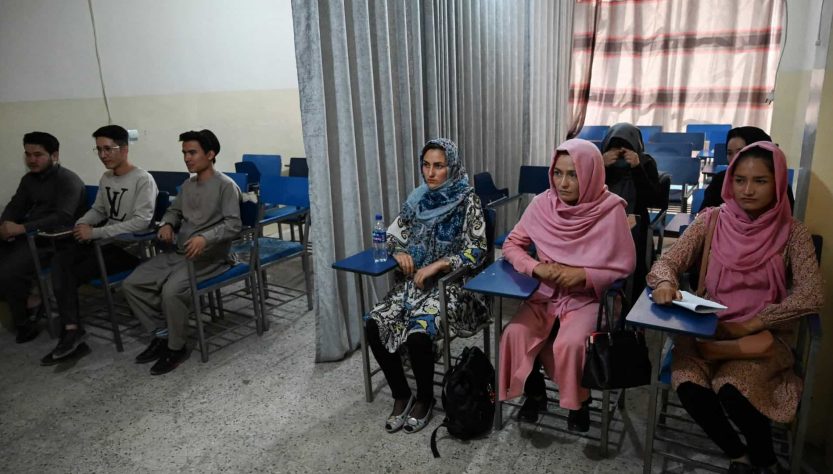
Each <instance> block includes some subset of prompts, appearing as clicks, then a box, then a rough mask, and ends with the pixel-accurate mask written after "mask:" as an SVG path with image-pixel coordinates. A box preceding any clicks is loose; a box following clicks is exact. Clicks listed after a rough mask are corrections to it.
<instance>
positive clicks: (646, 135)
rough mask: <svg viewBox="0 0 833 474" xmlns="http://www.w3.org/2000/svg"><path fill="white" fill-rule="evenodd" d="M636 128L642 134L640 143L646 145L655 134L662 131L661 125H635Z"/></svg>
mask: <svg viewBox="0 0 833 474" xmlns="http://www.w3.org/2000/svg"><path fill="white" fill-rule="evenodd" d="M636 128H638V129H639V131H640V132H642V143H648V142H649V141H650V139H651V137H652V136H653V135H654V134H655V133H659V132H661V131H662V125H637V126H636Z"/></svg>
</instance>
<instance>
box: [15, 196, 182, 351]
mask: <svg viewBox="0 0 833 474" xmlns="http://www.w3.org/2000/svg"><path fill="white" fill-rule="evenodd" d="M93 187H95V188H97V186H87V192H88V193H89V192H90V188H93ZM93 199H94V198H93ZM169 205H170V197H169V195H168V193H166V192H165V191H160V192H159V193H158V194H157V195H156V204H155V208H154V211H153V218H152V221H151V226H153V225H154V223H156V222H158V221H159V220H161V219H162V216H163V215H164V214H165V211H166V210H167V209H168V206H169ZM154 235H155V233H154V232H153V231H150V232H147V233H144V234H141V233H140V234H137V235H131V234H125V235H118V236H114V237H108V238H106V239H98V240H95V241H93V246H94V250H95V256H96V260H97V262H98V268H99V277H98V278H94V279H92V280H90V281H88V282H86V283H88V284H89V285H90V286H92V287H94V288H97V289H100V290H102V291H103V292H104V300H105V304H106V308H107V315H108V319H109V328H107V327H106V326H102V325H101V324H96V323H95V321H91V322H90V323H89V325H90V326H95V327H102V328H104V329H110V330H112V332H113V342H114V343H115V344H116V350H117V351H118V352H123V351H124V346H123V344H122V339H121V331H120V329H119V324H118V322H117V321H116V316H117V313H116V304H115V301H114V299H113V294H114V293H115V291H116V290H118V288H119V287H121V283H122V281H124V279H125V278H127V277H128V275H130V273H131V271H124V272H118V273H112V272H110V271H108V270H107V262H106V261H105V260H104V255H103V253H102V248H103V247H104V246H105V245H112V244H116V243H122V244H124V243H128V244H129V243H137V244H139V245H141V242H143V241H146V240H147V239H148V238H152V237H153V236H154ZM27 238H28V240H29V250H30V252H32V254H33V255H36V253H37V249H36V242H35V239H50V240H52V243H53V245H54V241H55V239H57V238H62V237H60V236H58V237H49V236H47V235H45V234H43V233H38V232H31V233H29V234H28V235H27ZM34 261H35V270H36V273H37V275H38V286H39V288H40V292H41V295H44V296H43V304H44V309H45V312H46V314H47V316H48V317H49V318H50V324H49V329H50V332H53V330H55V329H60V328H53V325H54V321H53V320H52V316H53V306H52V299H53V298H54V290H53V287H52V278H51V276H52V268H51V267H50V266H41V264H40V260H39V259H37V258H35V259H34Z"/></svg>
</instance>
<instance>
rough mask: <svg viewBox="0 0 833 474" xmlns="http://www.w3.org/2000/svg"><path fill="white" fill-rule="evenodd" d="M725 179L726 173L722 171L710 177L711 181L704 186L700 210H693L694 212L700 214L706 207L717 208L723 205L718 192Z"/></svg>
mask: <svg viewBox="0 0 833 474" xmlns="http://www.w3.org/2000/svg"><path fill="white" fill-rule="evenodd" d="M725 179H726V172H725V171H722V172H720V173H717V174H716V175H714V176H712V181H711V183H709V185H708V186H706V190H705V191H703V205H702V206H701V207H700V209H693V211H694V212H700V211H702V210H703V209H705V208H707V207H719V206H720V205H721V204H723V198H722V197H720V191H721V190H722V189H723V180H725Z"/></svg>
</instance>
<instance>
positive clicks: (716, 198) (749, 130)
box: [694, 127, 795, 212]
mask: <svg viewBox="0 0 833 474" xmlns="http://www.w3.org/2000/svg"><path fill="white" fill-rule="evenodd" d="M733 138H740V139H741V140H743V141H744V142H745V143H744V146H746V145H749V144H751V143H755V142H771V141H772V137H770V136H769V135H767V133H766V132H765V131H763V130H761V129H760V128H758V127H736V128H733V129H731V130H729V133H727V134H726V144H727V145H728V144H729V140H731V139H733ZM725 179H726V172H725V171H721V172H720V173H717V174H716V175H714V176H712V181H711V183H709V185H708V186H706V190H705V191H703V204H702V205H701V206H700V209H694V211H695V212H700V211H702V210H703V209H705V208H707V207H718V206H720V205H721V204H723V198H722V197H721V196H720V191H721V189H722V188H723V181H724V180H725ZM787 198H789V200H790V208H792V206H793V204H794V203H795V198H793V190H792V187H791V186H787Z"/></svg>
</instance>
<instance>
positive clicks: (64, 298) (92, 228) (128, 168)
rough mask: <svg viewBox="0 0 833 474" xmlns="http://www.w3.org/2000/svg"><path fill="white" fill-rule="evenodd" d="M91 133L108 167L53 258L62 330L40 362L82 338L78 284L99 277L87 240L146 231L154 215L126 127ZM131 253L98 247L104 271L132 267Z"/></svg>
mask: <svg viewBox="0 0 833 474" xmlns="http://www.w3.org/2000/svg"><path fill="white" fill-rule="evenodd" d="M93 138H95V148H94V149H93V150H94V151H95V153H96V155H97V156H98V158H99V160H101V163H102V164H103V165H104V167H105V168H107V171H106V172H105V173H104V174H103V175H102V176H101V180H100V181H99V183H98V193H97V194H96V197H95V203H93V205H92V208H91V209H90V210H89V211H87V212H86V213H85V214H84V215H83V216H82V217H81V218H80V219H78V221H76V223H75V227H74V229H73V236H74V237H75V239H74V242H73V244H72V245H69V246H67V248H66V249H65V250H64V251H62V252H60V253H59V254H58V255H57V256H56V257H55V258H54V259H53V271H52V283H53V286H54V287H55V299H56V300H57V302H58V314H59V315H60V322H61V327H62V328H63V331H62V333H61V339H60V341H59V342H58V345H57V346H55V349H53V350H52V351H51V352H50V353H49V354H46V356H44V357H43V359H41V364H42V365H52V364H54V363H57V362H60V361H61V360H63V359H65V358H67V357H69V356H70V355H72V354H75V353H76V349H78V347H79V346H81V345H82V344H83V342H84V341H85V340H86V339H87V333H86V331H84V328H83V326H82V325H81V321H80V320H79V317H78V286H79V285H81V284H83V283H86V282H87V281H89V280H91V279H93V278H99V277H101V272H100V269H99V266H98V259H97V258H96V254H95V248H94V246H93V245H92V243H91V242H92V241H93V240H97V239H104V238H108V237H113V236H116V235H120V234H129V233H134V232H141V231H146V230H148V227H149V226H150V225H151V221H152V219H153V211H154V207H155V205H156V194H157V189H156V183H155V182H154V181H153V177H152V176H151V175H150V173H148V172H147V171H145V170H143V169H141V168H138V167H136V166H134V165H133V164H132V163H131V162H130V160H129V158H128V152H129V147H128V141H127V130H125V129H124V128H123V127H120V126H118V125H106V126H104V127H101V128H99V129H98V130H96V131H95V132H94V133H93ZM102 223H103V224H104V225H102V226H99V225H100V224H102ZM96 226H98V227H96ZM134 252H135V250H134V251H130V249H127V248H125V245H120V244H119V243H117V242H115V243H112V244H110V245H105V246H103V247H102V248H101V253H102V256H103V257H104V262H105V265H106V268H107V273H108V275H114V274H116V273H120V272H125V271H128V270H132V269H134V268H136V266H138V265H139V263H140V261H139V258H138V256H137V255H135V254H134ZM83 349H84V351H83V353H84V354H86V353H89V347H88V346H87V345H86V344H84V345H83Z"/></svg>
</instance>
